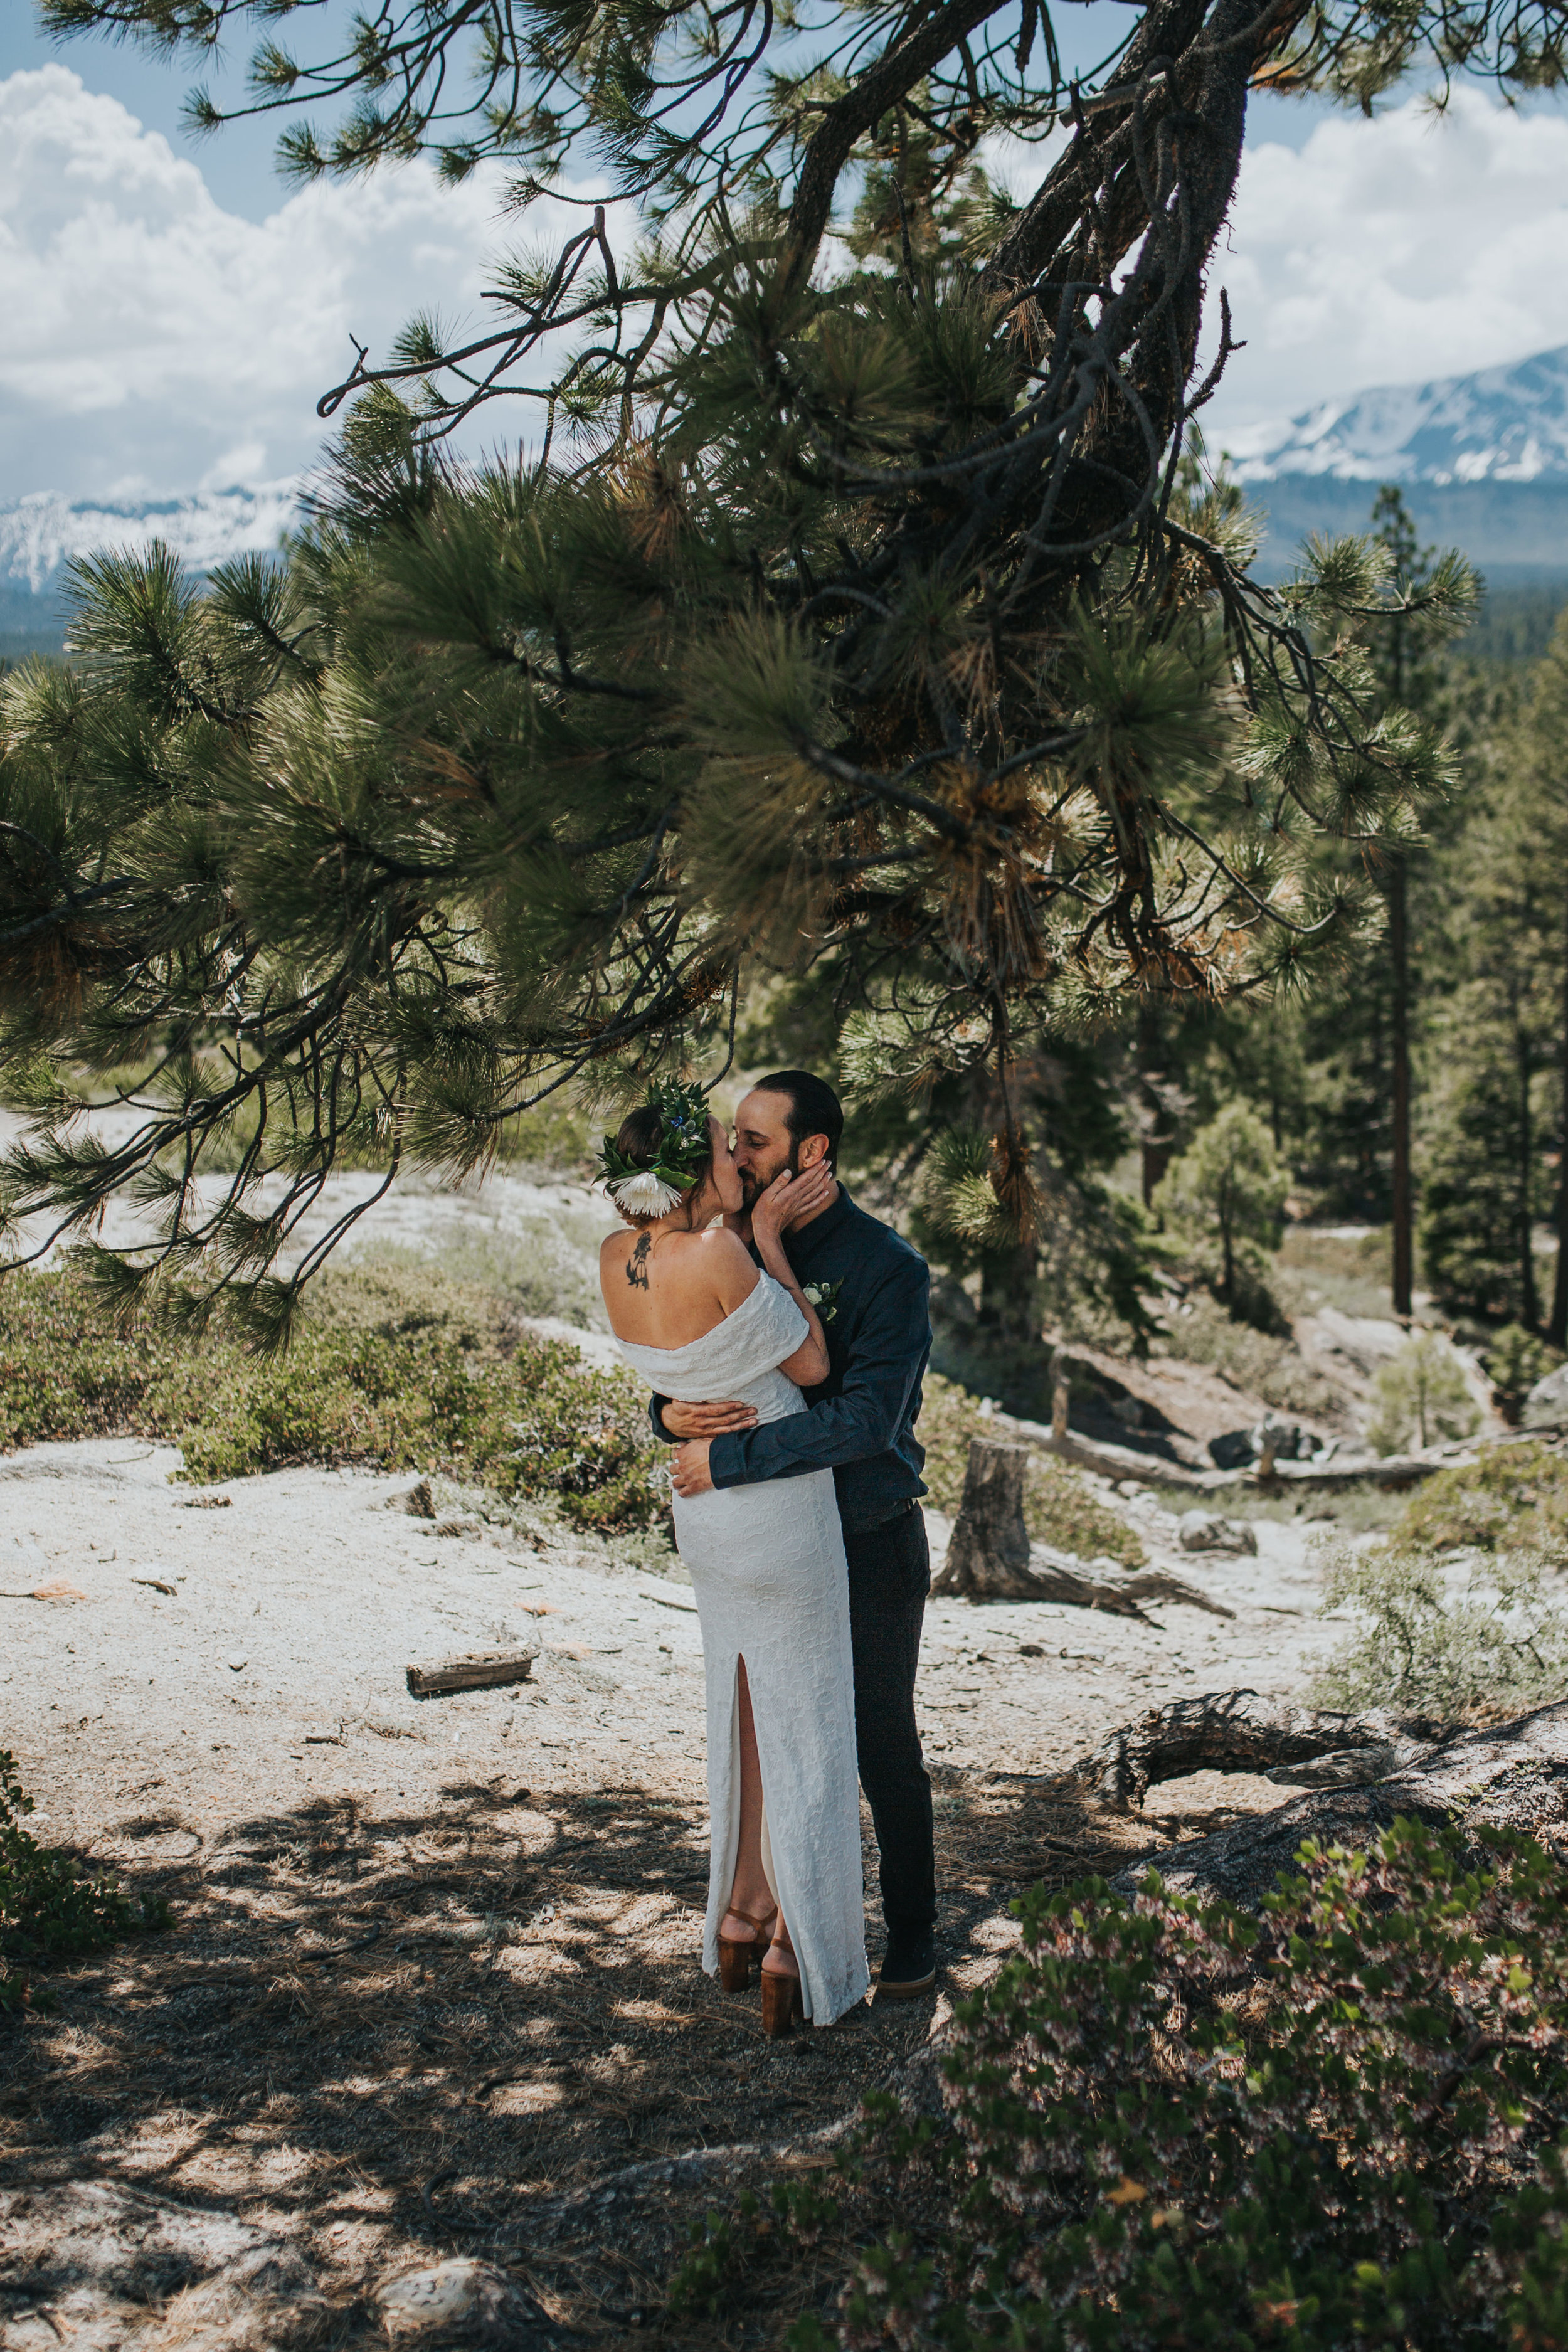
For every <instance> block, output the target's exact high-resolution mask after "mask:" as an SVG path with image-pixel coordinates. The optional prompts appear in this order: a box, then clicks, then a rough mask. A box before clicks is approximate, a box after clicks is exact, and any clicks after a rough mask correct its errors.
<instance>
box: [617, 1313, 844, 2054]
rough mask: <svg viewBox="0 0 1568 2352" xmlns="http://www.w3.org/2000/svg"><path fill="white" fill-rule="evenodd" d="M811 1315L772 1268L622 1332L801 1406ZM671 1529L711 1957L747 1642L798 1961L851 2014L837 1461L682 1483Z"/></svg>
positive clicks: (685, 1373)
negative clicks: (701, 1673)
mask: <svg viewBox="0 0 1568 2352" xmlns="http://www.w3.org/2000/svg"><path fill="white" fill-rule="evenodd" d="M805 1333H806V1323H805V1317H804V1316H803V1315H802V1313H801V1311H800V1309H799V1307H797V1306H796V1305H795V1301H794V1299H793V1298H792V1297H790V1295H789V1293H788V1291H787V1290H785V1289H784V1288H783V1286H781V1285H780V1284H778V1283H776V1282H775V1281H774V1280H773V1276H771V1275H767V1274H764V1275H763V1276H762V1277H761V1279H760V1280H759V1281H758V1284H757V1286H756V1288H755V1289H754V1290H753V1291H752V1293H751V1295H750V1297H747V1298H746V1299H745V1300H744V1301H743V1302H742V1305H741V1306H739V1307H737V1308H736V1309H735V1312H734V1313H733V1314H732V1315H730V1316H726V1318H725V1319H724V1321H723V1322H722V1323H720V1324H718V1325H716V1326H715V1328H713V1329H712V1330H711V1331H708V1332H705V1333H704V1334H703V1336H702V1338H701V1339H693V1340H691V1341H690V1342H689V1344H688V1345H687V1346H686V1347H684V1348H640V1347H634V1346H633V1345H632V1344H631V1343H630V1342H629V1341H627V1340H625V1339H621V1340H617V1341H616V1345H617V1347H618V1348H619V1349H620V1351H621V1354H622V1355H623V1356H624V1357H625V1358H626V1362H627V1363H628V1364H629V1365H630V1366H631V1368H632V1370H634V1371H635V1372H637V1374H638V1375H639V1377H640V1378H642V1379H644V1380H646V1381H648V1383H649V1384H650V1386H651V1387H652V1388H653V1389H654V1390H655V1391H656V1392H657V1393H658V1394H659V1395H661V1396H668V1397H678V1398H680V1399H682V1400H685V1401H700V1400H701V1399H703V1398H706V1397H733V1398H735V1399H737V1400H738V1401H739V1402H742V1403H745V1404H752V1405H755V1407H756V1409H757V1418H758V1420H759V1421H760V1422H763V1421H782V1420H783V1419H784V1416H785V1414H786V1413H792V1412H805V1409H806V1408H805V1402H804V1400H803V1399H802V1396H801V1393H800V1391H799V1390H798V1389H797V1388H796V1387H795V1382H794V1381H790V1380H786V1379H785V1377H784V1373H783V1372H781V1371H780V1370H779V1369H778V1367H779V1365H780V1363H781V1362H782V1361H783V1360H784V1357H786V1356H792V1355H793V1354H794V1353H795V1349H797V1348H798V1347H799V1345H800V1343H801V1341H802V1340H803V1339H805ZM675 1539H676V1543H677V1546H678V1548H679V1552H680V1557H681V1559H683V1560H684V1561H685V1563H686V1565H687V1567H688V1569H689V1570H690V1573H691V1583H692V1589H693V1591H695V1593H696V1596H697V1608H698V1613H699V1616H700V1620H701V1625H702V1651H703V1658H704V1661H705V1664H706V1667H707V1677H708V1801H709V1813H710V1848H709V1851H710V1864H709V1877H708V1923H707V1928H706V1931H705V1934H704V1937H703V1945H702V1965H703V1967H704V1968H705V1969H707V1970H708V1973H709V1974H710V1976H711V1975H713V1974H714V1973H715V1971H716V1970H717V1969H718V1966H719V1923H720V1921H721V1919H722V1918H723V1916H724V1913H725V1910H726V1909H727V1907H728V1906H729V1900H730V1889H731V1885H732V1884H733V1883H734V1876H735V1856H736V1848H737V1844H738V1841H739V1833H740V1821H741V1771H740V1753H741V1749H740V1706H739V1701H738V1697H737V1686H736V1679H735V1664H736V1660H737V1659H739V1658H744V1660H745V1662H746V1678H747V1681H748V1683H749V1684H750V1686H751V1693H752V1715H753V1717H755V1721H756V1727H757V1752H758V1755H759V1758H760V1759H761V1762H762V1769H763V1804H764V1806H765V1808H766V1813H767V1832H768V1839H769V1843H771V1846H772V1849H773V1852H772V1864H773V1868H772V1876H773V1883H774V1885H775V1886H776V1888H777V1891H778V1896H779V1900H780V1902H781V1903H782V1904H783V1906H784V1918H785V1920H786V1921H787V1923H788V1926H789V1934H790V1941H791V1943H792V1944H793V1945H794V1946H795V1959H796V1962H797V1964H798V1966H799V1969H800V1983H801V1997H802V2000H803V2001H804V2004H805V2013H806V2016H807V2017H808V2018H810V2019H811V2020H812V2021H814V2022H815V2023H816V2024H818V2025H827V2024H830V2023H831V2022H832V2021H833V2020H834V2019H835V2018H836V2017H841V2016H842V2015H843V2013H844V2011H846V2010H847V2009H849V2008H851V2007H852V2006H853V2005H854V2003H855V2002H856V2001H858V2000H860V1998H861V1997H862V1995H863V1994H864V1992H865V1990H866V1988H867V1985H868V1982H869V1977H868V1970H867V1967H866V1924H865V1896H864V1888H863V1886H862V1883H861V1874H860V1799H859V1789H858V1778H857V1770H856V1761H855V1678H854V1665H853V1660H852V1657H851V1654H850V1647H849V1580H848V1571H847V1569H846V1567H845V1563H844V1534H843V1529H842V1528H841V1526H840V1524H839V1518H838V1505H837V1500H836V1498H835V1495H834V1486H833V1473H832V1471H831V1470H816V1471H812V1472H811V1473H810V1474H809V1475H807V1476H805V1477H800V1478H774V1479H769V1480H766V1481H763V1482H762V1483H760V1484H758V1485H756V1486H728V1487H723V1488H717V1487H715V1488H711V1489H710V1491H709V1492H708V1493H707V1494H706V1495H695V1496H692V1497H691V1498H690V1499H689V1500H685V1499H683V1498H682V1497H681V1496H679V1495H678V1496H676V1497H675Z"/></svg>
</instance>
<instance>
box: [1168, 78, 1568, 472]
mask: <svg viewBox="0 0 1568 2352" xmlns="http://www.w3.org/2000/svg"><path fill="white" fill-rule="evenodd" d="M1565 249H1568V118H1565V117H1564V116H1563V113H1561V112H1560V111H1557V110H1546V109H1542V110H1534V111H1530V112H1523V111H1520V112H1515V111H1512V110H1510V109H1509V108H1507V107H1505V106H1502V105H1500V104H1499V103H1497V102H1496V101H1495V100H1489V99H1488V98H1487V97H1485V96H1484V95H1483V94H1482V93H1481V92H1480V91H1479V90H1475V89H1466V90H1461V91H1459V92H1458V94H1457V96H1456V97H1455V99H1454V100H1453V102H1452V104H1451V106H1450V107H1449V110H1448V111H1447V114H1446V115H1441V116H1437V115H1434V114H1433V113H1431V112H1430V110H1427V109H1426V107H1425V106H1424V105H1422V104H1421V103H1420V102H1419V101H1417V100H1412V101H1411V102H1410V103H1409V104H1406V105H1404V106H1400V107H1396V108H1394V109H1392V110H1390V111H1389V112H1387V113H1385V114H1382V115H1379V116H1377V117H1375V118H1374V119H1373V120H1372V121H1367V120H1365V119H1364V118H1363V117H1361V116H1352V115H1340V114H1336V115H1333V116H1331V117H1330V118H1329V119H1327V120H1326V121H1321V122H1320V123H1319V124H1318V125H1317V127H1316V128H1315V129H1314V130H1313V131H1312V132H1311V134H1310V137H1309V138H1308V139H1307V140H1306V141H1305V142H1304V143H1303V145H1302V146H1301V147H1300V150H1299V151H1298V152H1291V150H1290V149H1289V148H1288V147H1283V146H1279V145H1276V144H1273V143H1270V142H1264V143H1260V144H1258V145H1257V146H1252V147H1249V148H1248V149H1247V152H1246V154H1245V155H1244V157H1243V159H1242V166H1241V180H1240V184H1239V187H1238V189H1237V198H1236V204H1235V207H1234V210H1233V213H1232V217H1231V226H1230V233H1229V238H1228V250H1226V249H1223V248H1222V250H1221V251H1220V253H1219V254H1217V255H1216V257H1215V264H1214V268H1213V269H1212V271H1211V273H1210V282H1211V286H1213V287H1217V286H1219V285H1221V284H1223V285H1224V286H1226V288H1227V289H1228V290H1229V294H1230V299H1231V309H1232V310H1233V312H1234V314H1235V320H1236V331H1237V334H1238V335H1241V336H1244V337H1245V338H1246V339H1247V350H1246V351H1245V352H1242V353H1240V354H1239V356H1238V357H1237V358H1236V359H1234V360H1233V361H1232V362H1231V363H1230V367H1229V370H1228V371H1227V373H1226V381H1225V383H1224V384H1223V385H1222V387H1221V390H1220V392H1219V394H1216V396H1215V403H1214V406H1213V409H1212V411H1211V416H1212V419H1213V425H1212V428H1211V429H1212V432H1213V435H1214V437H1216V438H1217V437H1223V435H1224V431H1225V428H1226V425H1241V424H1243V423H1245V422H1248V421H1251V420H1254V419H1258V418H1264V417H1275V416H1285V415H1296V414H1298V413H1299V412H1300V410H1302V409H1304V408H1309V407H1310V406H1311V405H1312V404H1314V403H1315V402H1317V401H1320V400H1324V399H1328V398H1331V397H1332V396H1335V395H1339V394H1345V393H1351V392H1356V391H1359V390H1361V389H1363V387H1365V386H1367V385H1372V384H1384V383H1417V382H1421V381H1423V380H1424V379H1426V377H1429V376H1437V375H1456V374H1462V373H1468V371H1470V370H1471V369H1473V368H1481V367H1487V366H1491V365H1496V364H1500V363H1506V362H1510V361H1513V360H1518V359H1522V358H1524V357H1526V356H1527V355H1528V354H1529V353H1530V352H1539V351H1544V350H1548V349H1550V348H1551V347H1552V346H1553V345H1555V344H1559V343H1563V342H1568V275H1565V274H1564V272H1563V265H1562V256H1563V252H1564V250H1565Z"/></svg>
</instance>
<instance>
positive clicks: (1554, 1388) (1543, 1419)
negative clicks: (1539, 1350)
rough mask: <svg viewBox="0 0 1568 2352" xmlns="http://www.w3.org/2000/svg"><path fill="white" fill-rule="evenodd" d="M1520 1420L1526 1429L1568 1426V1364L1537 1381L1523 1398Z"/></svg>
mask: <svg viewBox="0 0 1568 2352" xmlns="http://www.w3.org/2000/svg"><path fill="white" fill-rule="evenodd" d="M1520 1420H1521V1423H1522V1424H1523V1426H1524V1427H1525V1428H1526V1429H1563V1428H1565V1427H1568V1364H1559V1365H1558V1367H1557V1370H1555V1371H1554V1372H1548V1373H1547V1375H1546V1377H1545V1379H1544V1380H1540V1381H1536V1383H1535V1386H1534V1387H1533V1388H1532V1389H1531V1391H1530V1394H1529V1395H1528V1396H1527V1397H1526V1398H1525V1400H1524V1409H1523V1411H1522V1412H1521V1414H1520Z"/></svg>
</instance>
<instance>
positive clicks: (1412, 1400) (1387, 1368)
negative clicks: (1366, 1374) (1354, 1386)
mask: <svg viewBox="0 0 1568 2352" xmlns="http://www.w3.org/2000/svg"><path fill="white" fill-rule="evenodd" d="M1372 1393H1373V1403H1374V1405H1375V1406H1376V1408H1377V1410H1376V1412H1375V1414H1374V1416H1373V1420H1372V1421H1371V1422H1370V1423H1368V1424H1367V1438H1368V1441H1369V1443H1370V1444H1372V1445H1373V1447H1374V1449H1375V1450H1376V1451H1377V1452H1378V1453H1379V1454H1398V1453H1400V1452H1401V1451H1402V1450H1403V1449H1405V1447H1407V1446H1412V1445H1417V1446H1426V1445H1436V1444H1437V1443H1438V1442H1439V1441H1440V1440H1443V1439H1451V1438H1456V1437H1469V1436H1471V1435H1473V1433H1474V1432H1475V1431H1476V1429H1477V1428H1478V1427H1479V1423H1480V1418H1481V1415H1480V1407H1479V1405H1478V1404H1477V1402H1476V1401H1475V1399H1474V1397H1473V1396H1472V1395H1471V1394H1470V1391H1469V1384H1468V1381H1466V1379H1465V1373H1464V1367H1463V1366H1462V1365H1461V1363H1460V1362H1459V1360H1458V1357H1457V1356H1456V1355H1455V1353H1454V1350H1453V1349H1452V1348H1451V1347H1450V1346H1449V1344H1448V1342H1447V1339H1444V1338H1443V1337H1442V1336H1441V1335H1440V1333H1438V1332H1436V1331H1415V1332H1413V1333H1412V1334H1411V1336H1410V1338H1409V1339H1406V1340H1405V1343H1404V1345H1403V1347H1401V1348H1400V1349H1398V1351H1397V1353H1396V1354H1394V1355H1393V1356H1390V1357H1389V1359H1388V1360H1387V1361H1386V1362H1385V1363H1382V1364H1380V1365H1379V1366H1378V1368H1377V1370H1376V1372H1375V1374H1374V1375H1373V1383H1372Z"/></svg>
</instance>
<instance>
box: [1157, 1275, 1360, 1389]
mask: <svg viewBox="0 0 1568 2352" xmlns="http://www.w3.org/2000/svg"><path fill="white" fill-rule="evenodd" d="M1153 1353H1154V1354H1156V1355H1167V1356H1179V1357H1181V1358H1183V1359H1184V1360H1185V1361H1186V1362H1187V1363H1190V1364H1209V1365H1212V1366H1213V1368H1214V1370H1215V1371H1216V1372H1220V1373H1222V1374H1223V1375H1224V1377H1225V1378H1226V1380H1227V1381H1229V1382H1230V1384H1231V1386H1232V1387H1233V1388H1237V1389H1243V1390H1245V1391H1247V1392H1248V1393H1249V1394H1250V1395H1252V1396H1255V1397H1261V1398H1262V1400H1263V1402H1264V1403H1265V1404H1269V1405H1273V1406H1274V1407H1275V1409H1276V1410H1277V1411H1279V1412H1304V1413H1308V1414H1310V1415H1313V1416H1315V1417H1321V1418H1324V1419H1327V1418H1331V1416H1332V1415H1333V1414H1335V1413H1336V1412H1338V1411H1339V1409H1340V1406H1341V1402H1342V1399H1341V1396H1340V1392H1339V1391H1338V1390H1337V1389H1336V1388H1335V1387H1334V1385H1333V1383H1332V1382H1331V1381H1326V1380H1325V1379H1324V1378H1323V1376H1322V1374H1321V1372H1315V1371H1314V1370H1312V1367H1311V1366H1310V1364H1309V1363H1308V1362H1307V1360H1306V1359H1305V1358H1304V1357H1303V1356H1302V1355H1301V1354H1300V1351H1299V1350H1298V1349H1297V1348H1296V1347H1295V1346H1294V1345H1293V1344H1292V1342H1291V1341H1290V1340H1289V1339H1281V1338H1280V1337H1279V1335H1278V1334H1273V1335H1271V1334H1270V1333H1268V1332H1267V1331H1259V1330H1255V1329H1254V1328H1253V1327H1252V1326H1251V1324H1249V1323H1237V1322H1236V1321H1235V1320H1234V1319H1233V1318H1231V1317H1230V1316H1229V1315H1227V1314H1226V1310H1225V1308H1224V1307H1221V1306H1220V1305H1219V1303H1218V1301H1217V1300H1215V1299H1213V1298H1211V1297H1208V1296H1207V1295H1206V1293H1205V1292H1203V1291H1195V1292H1194V1294H1193V1296H1192V1297H1190V1298H1189V1299H1187V1300H1185V1301H1184V1302H1183V1304H1182V1305H1181V1307H1178V1308H1176V1309H1175V1310H1174V1311H1173V1312H1172V1313H1170V1314H1168V1315H1167V1317H1166V1320H1165V1336H1164V1338H1163V1339H1162V1340H1160V1341H1159V1343H1158V1344H1157V1346H1156V1347H1155V1349H1153Z"/></svg>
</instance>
